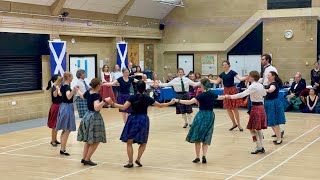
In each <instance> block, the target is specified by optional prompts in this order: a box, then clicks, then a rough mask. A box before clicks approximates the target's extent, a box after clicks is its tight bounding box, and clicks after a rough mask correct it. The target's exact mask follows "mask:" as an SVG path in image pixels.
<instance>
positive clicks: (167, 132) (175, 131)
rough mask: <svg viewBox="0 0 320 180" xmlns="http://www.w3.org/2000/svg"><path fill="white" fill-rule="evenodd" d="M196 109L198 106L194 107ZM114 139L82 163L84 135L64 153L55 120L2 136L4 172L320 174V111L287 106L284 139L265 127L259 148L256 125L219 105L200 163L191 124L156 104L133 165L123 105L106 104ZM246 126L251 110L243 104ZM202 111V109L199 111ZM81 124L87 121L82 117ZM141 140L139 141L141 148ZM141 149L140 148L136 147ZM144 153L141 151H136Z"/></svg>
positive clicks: (38, 175) (54, 175)
mask: <svg viewBox="0 0 320 180" xmlns="http://www.w3.org/2000/svg"><path fill="white" fill-rule="evenodd" d="M194 111H195V112H197V111H198V110H197V109H196V108H194ZM102 113H103V115H104V120H105V123H106V128H107V139H108V143H106V144H101V145H100V146H99V147H98V149H97V151H96V153H95V154H94V156H93V158H92V159H93V161H94V162H97V163H98V166H95V167H90V166H83V165H82V164H80V159H81V154H82V147H83V143H80V142H77V141H76V136H77V133H76V132H73V133H72V134H71V136H70V138H69V142H68V143H69V144H68V152H70V153H71V156H70V157H63V156H60V155H59V154H58V153H59V147H57V148H53V147H51V145H50V144H49V140H50V131H49V129H48V128H47V127H39V128H35V129H28V130H23V131H18V132H13V133H9V134H4V135H1V136H0V159H1V160H0V174H1V179H128V178H130V179H152V180H154V179H166V180H169V179H174V180H176V179H184V180H186V179H259V178H262V179H318V178H319V174H318V171H319V170H320V169H319V167H320V156H319V149H320V140H319V139H320V118H319V117H320V115H312V114H302V113H287V114H286V117H287V124H286V125H285V126H284V129H285V138H284V140H283V141H284V143H283V144H282V145H279V146H275V145H273V143H272V138H271V137H270V136H271V135H272V130H271V128H269V129H267V130H265V131H264V135H265V138H266V139H265V149H266V153H265V154H263V155H261V154H260V155H251V154H250V151H251V150H252V149H253V147H254V144H253V143H252V141H251V137H250V134H249V132H248V131H247V130H246V131H244V132H243V133H241V132H239V131H238V130H235V131H233V132H229V131H228V129H229V128H230V126H231V123H230V120H229V118H228V117H227V113H226V111H225V110H223V109H216V110H215V113H216V121H215V130H214V136H213V140H212V145H211V146H210V148H209V150H208V154H207V160H208V164H194V163H192V162H191V161H192V160H193V159H194V157H195V155H194V146H193V144H190V143H187V142H185V137H186V134H187V131H188V129H183V128H181V126H182V125H183V122H182V119H181V117H180V116H177V115H175V110H174V108H172V107H169V108H164V109H156V108H149V116H150V119H151V128H150V137H149V143H148V146H147V149H146V152H145V154H144V156H143V159H142V163H143V165H144V167H142V168H138V167H134V168H132V169H125V168H123V165H124V164H125V163H127V155H126V145H125V144H124V143H121V142H120V141H119V136H120V133H121V130H122V127H123V123H122V120H121V116H120V114H119V113H118V112H117V110H116V109H103V111H102ZM240 113H241V114H240V115H241V120H242V124H243V126H244V127H245V124H246V123H247V119H248V115H247V114H246V111H245V110H241V111H240ZM194 115H195V113H194ZM77 124H79V121H77ZM136 148H137V146H135V149H136ZM136 152H137V151H136V150H135V153H136ZM135 156H136V154H135Z"/></svg>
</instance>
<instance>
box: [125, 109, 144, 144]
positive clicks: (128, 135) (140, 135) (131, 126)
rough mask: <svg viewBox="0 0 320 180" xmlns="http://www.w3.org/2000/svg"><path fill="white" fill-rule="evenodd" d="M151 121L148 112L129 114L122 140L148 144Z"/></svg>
mask: <svg viewBox="0 0 320 180" xmlns="http://www.w3.org/2000/svg"><path fill="white" fill-rule="evenodd" d="M149 126H150V121H149V117H148V115H147V114H136V115H129V117H128V120H127V122H126V125H125V126H124V128H123V131H122V134H121V137H120V140H121V141H122V142H128V140H130V139H132V140H133V143H138V144H146V143H147V142H148V137H149Z"/></svg>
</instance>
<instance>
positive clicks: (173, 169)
mask: <svg viewBox="0 0 320 180" xmlns="http://www.w3.org/2000/svg"><path fill="white" fill-rule="evenodd" d="M104 164H110V165H117V166H122V165H123V164H121V163H111V162H102V163H101V164H98V165H97V166H91V167H88V168H85V169H81V170H78V171H75V172H72V173H69V174H66V175H63V176H60V177H57V178H54V179H55V180H58V179H63V178H65V177H69V176H72V175H75V174H78V173H81V172H84V171H87V170H90V169H93V168H96V167H99V166H101V165H104ZM122 168H123V167H122ZM143 168H150V169H159V170H170V171H174V172H176V171H182V172H194V173H205V174H217V175H231V174H228V173H220V172H212V171H197V170H191V169H178V168H165V167H156V166H143ZM239 177H246V178H254V179H256V178H257V177H255V176H247V175H239Z"/></svg>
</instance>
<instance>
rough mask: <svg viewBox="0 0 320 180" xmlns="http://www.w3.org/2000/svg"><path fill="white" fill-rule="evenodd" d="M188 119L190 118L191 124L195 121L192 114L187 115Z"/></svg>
mask: <svg viewBox="0 0 320 180" xmlns="http://www.w3.org/2000/svg"><path fill="white" fill-rule="evenodd" d="M187 117H188V120H189V124H192V121H193V119H192V117H191V114H187Z"/></svg>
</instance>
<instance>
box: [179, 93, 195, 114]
mask: <svg viewBox="0 0 320 180" xmlns="http://www.w3.org/2000/svg"><path fill="white" fill-rule="evenodd" d="M177 99H181V100H189V95H188V93H187V92H186V93H177ZM186 113H187V114H191V113H192V106H191V105H184V104H180V103H177V104H176V114H186Z"/></svg>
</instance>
